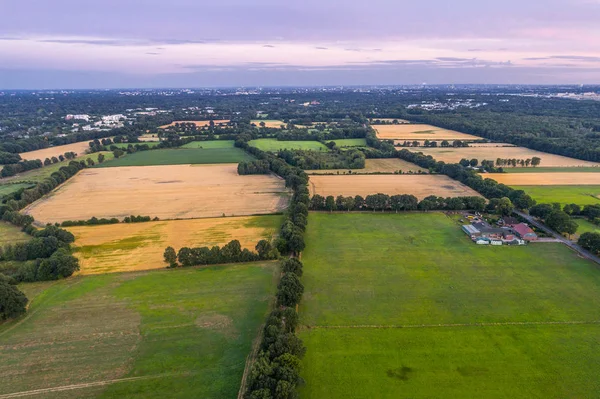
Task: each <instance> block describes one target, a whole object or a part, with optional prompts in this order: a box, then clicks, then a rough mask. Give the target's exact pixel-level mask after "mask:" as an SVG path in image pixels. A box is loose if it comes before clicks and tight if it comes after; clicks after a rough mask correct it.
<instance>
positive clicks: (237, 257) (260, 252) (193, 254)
mask: <svg viewBox="0 0 600 399" xmlns="http://www.w3.org/2000/svg"><path fill="white" fill-rule="evenodd" d="M255 249H256V252H252V251H250V250H249V249H247V248H243V249H242V246H241V244H240V242H239V241H238V240H232V241H230V242H229V243H227V244H225V245H223V247H219V246H218V245H215V246H213V247H212V248H209V247H198V248H188V247H183V248H181V249H180V250H179V251H177V252H176V251H175V249H174V248H173V247H167V248H166V249H165V252H164V254H163V256H164V259H165V262H166V263H168V264H169V266H168V267H171V268H174V267H177V266H179V265H180V264H181V266H197V265H218V264H223V263H238V262H256V261H259V260H274V259H277V258H279V251H277V249H276V248H274V247H273V246H272V245H271V243H270V242H269V241H267V240H261V241H259V242H258V244H256V247H255ZM178 262H179V263H178Z"/></svg>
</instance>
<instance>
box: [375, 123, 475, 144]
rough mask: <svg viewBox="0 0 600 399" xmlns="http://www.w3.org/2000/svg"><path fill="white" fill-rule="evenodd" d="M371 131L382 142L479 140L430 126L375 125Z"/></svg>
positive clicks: (468, 135)
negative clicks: (375, 133) (373, 130)
mask: <svg viewBox="0 0 600 399" xmlns="http://www.w3.org/2000/svg"><path fill="white" fill-rule="evenodd" d="M373 129H375V130H376V131H377V137H378V138H379V139H382V140H448V141H451V140H467V141H468V140H481V137H477V136H472V135H470V134H465V133H460V132H456V131H454V130H448V129H443V128H441V127H436V126H431V125H418V124H400V125H375V126H373Z"/></svg>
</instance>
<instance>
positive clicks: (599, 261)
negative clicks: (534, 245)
mask: <svg viewBox="0 0 600 399" xmlns="http://www.w3.org/2000/svg"><path fill="white" fill-rule="evenodd" d="M514 212H515V213H516V214H517V215H519V216H521V217H522V218H523V219H525V220H527V221H528V222H529V223H531V224H532V225H534V226H535V227H537V228H538V229H540V230H544V231H545V232H546V233H547V234H550V235H551V236H552V237H554V238H555V239H556V240H558V241H560V242H562V243H563V244H565V245H566V246H567V247H569V248H571V249H572V250H574V251H576V252H578V253H579V255H581V256H583V257H584V258H587V259H589V260H591V261H593V262H596V263H597V264H599V265H600V257H598V256H596V255H594V254H592V253H591V252H589V251H586V250H585V249H583V248H581V247H580V246H579V245H577V244H575V243H574V242H573V241H570V240H568V239H566V238H565V237H563V236H562V235H560V234H558V233H556V232H555V231H553V230H550V229H549V228H548V227H546V226H545V225H544V224H542V223H540V222H538V221H537V220H535V219H534V218H533V217H532V216H531V215H528V214H526V213H523V212H520V211H517V210H515V211H514Z"/></svg>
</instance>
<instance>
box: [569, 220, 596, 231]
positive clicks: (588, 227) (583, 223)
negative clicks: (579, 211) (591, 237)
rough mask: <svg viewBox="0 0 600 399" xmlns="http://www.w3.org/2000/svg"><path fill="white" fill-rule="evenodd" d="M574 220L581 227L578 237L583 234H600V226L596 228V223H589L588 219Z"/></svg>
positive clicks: (578, 229)
mask: <svg viewBox="0 0 600 399" xmlns="http://www.w3.org/2000/svg"><path fill="white" fill-rule="evenodd" d="M573 220H574V221H575V223H577V225H578V226H579V227H578V228H577V235H581V234H583V233H600V226H596V225H595V224H594V223H592V222H590V221H588V220H587V219H583V218H576V219H573Z"/></svg>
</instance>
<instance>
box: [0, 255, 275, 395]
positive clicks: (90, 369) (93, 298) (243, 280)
mask: <svg viewBox="0 0 600 399" xmlns="http://www.w3.org/2000/svg"><path fill="white" fill-rule="evenodd" d="M274 266H275V264H274V263H254V264H243V265H235V266H233V265H229V266H216V267H204V268H189V269H184V270H164V271H152V272H138V273H119V274H110V275H99V276H80V277H73V278H69V279H67V280H60V281H53V282H45V283H32V284H25V285H22V286H21V288H22V289H23V290H24V291H25V293H26V295H27V296H28V297H29V298H30V299H32V303H31V305H30V308H29V311H28V313H27V315H26V316H24V317H23V318H21V319H19V320H16V321H14V322H10V323H4V324H1V325H0V358H1V359H2V362H0V375H2V384H0V397H2V398H8V397H11V398H12V397H31V398H50V399H58V398H74V397H77V398H105V399H112V398H115V399H116V398H140V399H142V398H143V399H147V398H151V399H152V398H156V399H158V398H165V397H169V398H182V399H184V398H185V399H187V398H233V397H235V396H236V395H237V392H238V389H239V386H240V380H241V378H242V373H243V371H244V364H245V361H246V356H247V355H248V354H249V353H250V349H251V346H252V341H253V340H254V339H255V337H256V335H257V332H258V330H259V327H260V325H261V323H263V321H264V319H265V315H266V312H267V311H268V307H269V302H270V300H271V298H272V297H273V295H274V291H275V285H276V284H275V276H274V270H275V267H274ZM32 390H38V391H37V392H31V391H32ZM11 394H13V395H11Z"/></svg>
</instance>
